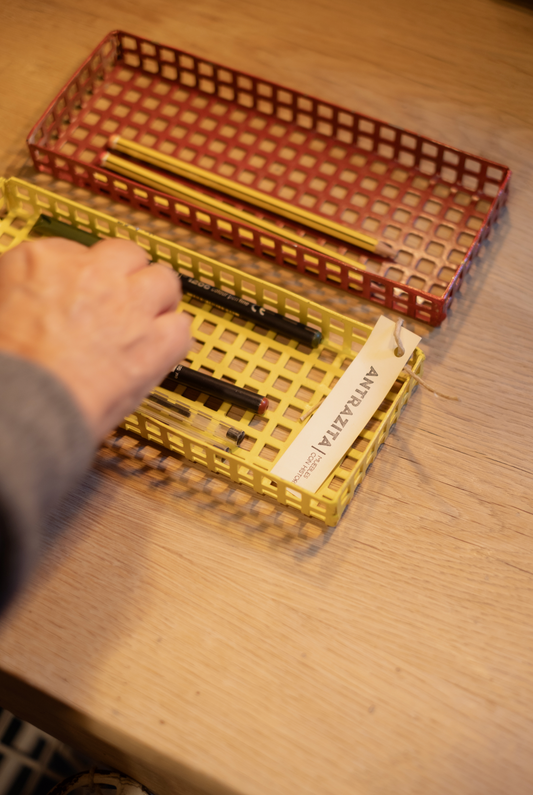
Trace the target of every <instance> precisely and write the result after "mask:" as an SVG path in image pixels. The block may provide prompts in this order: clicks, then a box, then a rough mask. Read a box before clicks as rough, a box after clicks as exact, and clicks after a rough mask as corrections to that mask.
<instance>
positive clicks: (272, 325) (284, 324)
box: [33, 215, 322, 348]
mask: <svg viewBox="0 0 533 795" xmlns="http://www.w3.org/2000/svg"><path fill="white" fill-rule="evenodd" d="M33 230H34V231H35V232H40V233H41V234H45V235H52V236H56V237H65V238H68V239H69V240H75V241H76V242H77V243H82V245H84V246H92V245H94V244H95V243H98V241H99V240H100V239H101V238H99V237H98V236H97V235H93V234H92V233H91V232H84V231H83V229H78V228H77V227H75V226H71V225H70V224H65V223H64V222H63V221H58V220H57V219H56V218H51V217H50V216H48V215H41V216H40V217H39V219H38V221H37V222H36V223H35V224H34V226H33ZM180 277H181V285H182V289H183V292H184V293H188V294H189V295H194V296H196V297H197V298H202V299H203V300H204V301H208V302H209V303H210V304H214V305H215V306H219V307H221V308H222V309H227V310H229V311H230V312H232V313H233V314H235V315H239V317H242V318H244V319H245V320H251V321H253V322H254V323H257V324H258V325H260V326H263V327H264V328H267V329H271V330H272V331H275V332H277V333H278V334H282V335H283V336H284V337H288V338H289V339H294V340H296V341H297V342H301V343H303V344H304V345H308V346H309V347H311V348H316V347H317V345H319V344H320V343H321V342H322V332H321V331H318V329H314V328H310V327H309V326H306V325H305V324H304V323H299V322H298V321H297V320H292V319H291V318H289V317H285V315H280V314H279V312H274V310H272V309H265V307H264V306H260V305H259V304H254V303H252V301H247V300H246V299H244V298H239V296H237V295H233V294H232V293H228V292H226V290H219V289H218V287H213V286H212V285H211V284H207V283H206V282H201V281H198V279H194V278H193V277H192V276H186V275H185V274H184V273H180Z"/></svg>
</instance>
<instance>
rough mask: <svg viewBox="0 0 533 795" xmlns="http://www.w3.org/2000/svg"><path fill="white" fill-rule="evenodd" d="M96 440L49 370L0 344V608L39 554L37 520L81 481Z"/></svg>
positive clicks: (74, 403) (20, 582) (39, 529)
mask: <svg viewBox="0 0 533 795" xmlns="http://www.w3.org/2000/svg"><path fill="white" fill-rule="evenodd" d="M94 446H95V443H94V435H93V434H92V433H91V431H90V430H89V427H88V425H87V422H86V420H85V418H84V416H83V415H82V412H81V411H80V409H79V408H78V406H77V405H76V402H75V400H74V398H73V397H72V396H71V394H70V392H69V390H68V389H67V388H66V387H65V386H64V385H63V384H62V383H61V382H60V381H59V380H58V379H57V378H56V377H55V376H54V375H52V374H51V373H49V372H48V371H47V370H46V369H44V368H42V367H41V366H39V365H37V364H34V363H32V362H30V361H27V360H25V359H22V358H19V357H17V356H12V355H10V354H6V353H3V352H0V449H1V455H0V611H1V610H2V608H3V607H4V606H5V605H6V603H7V601H8V600H9V599H10V598H11V596H12V595H13V594H14V593H15V591H16V590H17V589H18V588H19V586H20V585H21V584H22V583H23V582H24V580H25V579H26V577H27V575H28V573H29V571H30V570H31V568H32V567H33V565H34V564H35V562H36V561H37V559H38V556H39V550H40V543H41V527H42V524H43V520H44V519H45V517H46V516H47V515H48V514H49V513H50V511H52V510H53V509H54V508H55V506H56V505H57V504H58V503H59V502H60V500H61V499H62V498H63V497H64V496H65V495H66V493H67V492H68V491H69V490H71V489H72V488H73V487H74V486H75V485H76V483H77V482H78V481H79V479H80V477H81V475H82V474H83V472H84V471H85V470H86V468H87V466H88V465H89V463H90V461H91V458H92V456H93V454H94Z"/></svg>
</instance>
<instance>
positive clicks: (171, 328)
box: [143, 312, 192, 383]
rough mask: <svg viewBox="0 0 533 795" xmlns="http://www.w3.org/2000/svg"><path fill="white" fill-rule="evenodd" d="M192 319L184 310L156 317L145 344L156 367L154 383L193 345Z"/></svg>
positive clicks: (183, 356)
mask: <svg viewBox="0 0 533 795" xmlns="http://www.w3.org/2000/svg"><path fill="white" fill-rule="evenodd" d="M191 320H192V318H191V316H190V315H188V314H186V313H184V312H179V313H178V312H173V313H172V314H170V313H169V314H166V315H160V316H159V317H158V318H156V319H155V321H154V324H153V327H152V330H151V333H150V336H149V339H146V340H145V341H144V346H143V347H144V351H145V352H146V353H147V354H148V355H149V356H150V360H151V363H152V365H153V368H154V369H153V374H154V383H155V382H156V381H160V380H161V378H163V377H164V376H165V375H166V374H167V373H168V372H169V371H170V370H172V368H173V367H175V366H176V365H177V364H178V363H179V362H180V361H181V360H182V359H184V358H185V356H186V355H187V353H188V351H189V348H190V347H191V334H190V327H191Z"/></svg>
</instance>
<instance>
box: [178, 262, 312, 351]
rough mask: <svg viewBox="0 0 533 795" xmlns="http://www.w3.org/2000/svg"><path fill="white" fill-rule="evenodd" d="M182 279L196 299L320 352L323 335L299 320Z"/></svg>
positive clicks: (191, 279) (185, 288)
mask: <svg viewBox="0 0 533 795" xmlns="http://www.w3.org/2000/svg"><path fill="white" fill-rule="evenodd" d="M180 276H181V284H182V286H183V292H184V293H189V294H190V295H195V296H196V297H197V298H202V299H203V300H204V301H208V302H209V303H210V304H214V305H215V306H219V307H221V308H222V309H228V310H229V311H230V312H232V313H233V314H234V315H239V317H242V318H244V319H245V320H252V321H253V322H254V323H257V324H258V325H260V326H263V327H264V328H267V329H271V330H272V331H276V332H277V333H278V334H283V336H284V337H288V338H289V339H294V340H297V341H298V342H301V343H303V344H304V345H309V347H311V348H316V347H317V345H319V344H320V343H321V342H322V332H321V331H318V330H317V329H314V328H310V327H309V326H306V325H304V324H303V323H299V322H298V321H297V320H292V319H291V318H289V317H285V315H280V314H279V312H274V311H273V310H272V309H265V307H264V306H260V305H259V304H254V303H252V302H251V301H246V299H244V298H239V296H238V295H233V294H232V293H228V292H226V290H219V289H218V287H213V286H212V285H211V284H207V283H206V282H200V281H198V279H193V278H192V277H191V276H186V275H185V274H183V273H182V274H180Z"/></svg>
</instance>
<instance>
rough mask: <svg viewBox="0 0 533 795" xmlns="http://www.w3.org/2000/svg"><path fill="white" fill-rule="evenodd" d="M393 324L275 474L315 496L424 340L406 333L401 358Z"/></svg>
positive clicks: (377, 329) (384, 322)
mask: <svg viewBox="0 0 533 795" xmlns="http://www.w3.org/2000/svg"><path fill="white" fill-rule="evenodd" d="M394 326H395V323H394V322H393V321H392V320H389V319H388V318H386V317H384V316H383V315H382V316H381V317H380V318H379V320H378V322H377V323H376V325H375V326H374V328H373V330H372V333H371V334H370V337H369V338H368V340H367V341H366V343H365V344H364V346H363V348H362V349H361V350H360V352H359V353H358V354H357V357H356V358H355V359H354V361H353V362H352V363H351V365H350V366H349V367H348V369H347V370H346V372H345V373H344V375H343V376H342V378H341V379H340V381H339V382H338V383H337V384H336V385H335V387H334V388H333V389H332V390H331V392H330V393H329V395H328V396H327V398H326V399H325V401H324V402H323V403H322V405H321V406H320V407H319V408H318V409H317V410H316V412H315V414H314V415H313V416H312V417H311V419H310V420H309V422H308V423H307V424H306V425H305V426H304V428H302V430H301V431H300V433H299V434H298V436H297V437H296V439H295V440H294V441H293V442H292V444H291V445H290V447H289V448H288V449H287V450H286V451H285V453H284V454H283V455H282V456H281V458H280V460H279V461H278V462H277V463H276V464H275V465H274V466H273V468H272V469H271V470H270V472H271V474H272V475H276V476H277V477H281V478H284V479H285V480H289V481H291V482H292V483H297V484H298V486H301V487H302V488H304V489H307V491H311V492H316V490H317V489H318V488H319V487H320V486H321V485H322V483H323V482H324V481H325V479H326V478H327V477H328V475H329V474H330V473H331V472H332V471H333V469H334V468H335V466H336V465H337V464H338V463H339V461H340V460H341V458H342V456H343V455H344V454H345V452H346V451H347V450H348V448H349V447H350V445H352V444H353V443H354V441H355V440H356V439H357V437H358V436H359V434H360V433H361V431H362V430H363V428H364V427H365V425H366V424H367V422H368V421H369V420H370V418H371V417H372V415H373V414H374V412H375V411H376V410H377V409H378V408H379V406H380V405H381V403H382V402H383V401H384V399H385V397H386V396H387V394H388V393H389V391H390V389H391V387H392V385H393V384H394V382H395V381H396V379H397V377H398V375H399V374H400V372H401V370H402V368H403V366H404V364H406V363H407V361H408V360H409V357H410V356H411V354H412V353H413V351H414V349H415V348H416V346H417V344H418V343H419V342H420V339H421V338H420V337H418V336H417V335H416V334H413V333H412V332H411V331H408V330H407V329H404V328H402V329H401V340H402V343H403V345H404V348H405V353H404V355H403V356H396V355H395V354H394V351H395V349H396V341H395V339H394Z"/></svg>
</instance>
